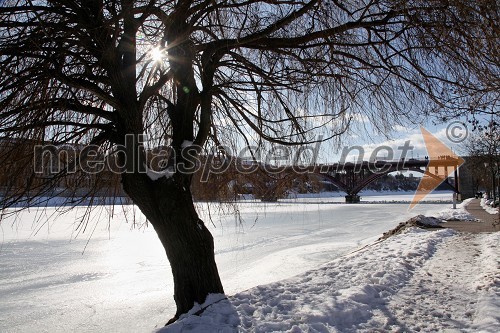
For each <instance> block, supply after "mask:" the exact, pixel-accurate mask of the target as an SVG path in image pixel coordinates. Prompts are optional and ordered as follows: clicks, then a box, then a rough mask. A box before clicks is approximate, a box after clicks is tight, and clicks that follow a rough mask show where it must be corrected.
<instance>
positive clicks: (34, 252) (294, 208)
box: [0, 193, 498, 332]
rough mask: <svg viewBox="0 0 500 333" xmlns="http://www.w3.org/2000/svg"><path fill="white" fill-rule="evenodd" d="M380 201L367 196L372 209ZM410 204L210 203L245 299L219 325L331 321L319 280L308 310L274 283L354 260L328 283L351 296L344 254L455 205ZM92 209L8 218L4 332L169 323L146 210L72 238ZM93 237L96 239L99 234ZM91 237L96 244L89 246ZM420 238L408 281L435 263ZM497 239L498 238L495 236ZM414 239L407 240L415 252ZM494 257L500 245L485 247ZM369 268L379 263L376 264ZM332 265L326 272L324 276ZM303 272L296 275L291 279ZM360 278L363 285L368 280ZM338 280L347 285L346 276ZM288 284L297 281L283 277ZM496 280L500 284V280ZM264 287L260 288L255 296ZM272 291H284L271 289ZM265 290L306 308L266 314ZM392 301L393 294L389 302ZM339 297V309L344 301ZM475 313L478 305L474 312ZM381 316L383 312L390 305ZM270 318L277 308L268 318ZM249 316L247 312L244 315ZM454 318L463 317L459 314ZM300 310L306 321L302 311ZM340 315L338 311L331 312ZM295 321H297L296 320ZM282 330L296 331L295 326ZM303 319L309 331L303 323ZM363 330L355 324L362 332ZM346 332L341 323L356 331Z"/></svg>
mask: <svg viewBox="0 0 500 333" xmlns="http://www.w3.org/2000/svg"><path fill="white" fill-rule="evenodd" d="M433 195H434V198H437V197H439V199H435V200H438V201H441V199H440V198H441V197H449V198H451V194H449V195H448V194H442V193H440V194H433ZM433 195H431V199H432V196H433ZM408 197H409V199H408V201H409V200H411V198H412V196H410V195H408ZM342 199H343V198H340V200H342ZM376 200H377V199H370V201H376ZM401 200H403V199H401V197H400V196H398V195H385V196H382V198H381V199H380V200H379V201H381V202H386V203H379V204H363V203H361V204H356V205H342V204H336V203H335V202H332V201H333V199H331V198H320V199H318V198H305V199H304V198H299V199H296V200H292V201H290V200H289V201H286V202H280V203H276V204H263V203H260V202H252V201H249V202H243V203H240V204H239V206H238V209H239V214H238V215H235V214H234V212H233V211H232V210H231V209H229V208H224V207H222V208H217V207H212V209H211V210H210V214H209V210H208V205H207V204H201V203H200V204H199V210H200V212H201V215H202V217H203V219H204V220H205V221H206V222H207V223H210V222H209V221H210V220H211V222H212V223H211V224H210V228H211V231H212V233H213V234H214V238H215V242H216V260H217V262H218V266H219V269H220V273H221V276H222V280H223V283H224V286H225V290H226V293H227V295H236V296H234V297H233V299H232V304H233V305H232V306H231V307H229V310H230V311H232V312H231V313H232V314H233V316H232V317H231V315H229V316H227V315H226V316H222V317H221V318H226V319H227V318H233V319H232V320H237V321H238V322H239V321H240V320H241V329H242V330H246V331H253V330H254V329H256V328H257V327H258V325H260V324H259V323H262V324H263V325H267V324H266V323H268V324H269V326H263V331H266V330H267V329H270V328H271V327H273V326H272V325H278V324H279V323H274V324H273V323H272V321H270V319H269V318H271V317H270V316H272V313H273V312H272V311H273V309H275V308H276V309H278V308H280V307H283V309H285V308H286V307H287V306H288V305H286V304H290V305H289V306H290V307H291V308H290V312H289V314H288V315H289V316H292V317H293V316H294V314H293V311H292V309H298V308H299V307H304V311H305V312H304V316H305V313H308V315H307V316H305V317H304V320H305V319H307V318H316V315H315V314H314V313H316V312H315V311H319V312H318V315H317V318H318V322H319V319H321V318H325V313H328V311H327V312H325V311H326V310H325V309H327V308H328V307H329V306H330V305H332V304H334V303H328V302H330V301H331V302H334V301H335V302H336V299H334V298H332V297H333V296H332V295H333V294H332V295H328V294H322V293H321V290H322V289H321V288H319V287H321V286H322V284H317V283H315V282H314V281H313V282H314V283H313V282H311V283H310V285H311V288H313V289H314V288H319V289H318V290H317V294H316V296H315V295H314V294H311V295H310V297H311V299H310V300H311V303H308V299H306V298H307V297H309V296H307V295H306V294H305V293H301V294H300V295H299V294H298V292H299V291H300V290H299V289H294V290H296V291H297V292H296V295H289V294H288V292H291V290H290V289H287V290H288V292H286V293H285V294H284V295H283V294H282V293H280V292H279V290H283V292H285V291H287V290H285V289H279V288H278V287H276V288H275V285H276V284H278V285H281V284H284V283H289V284H293V283H296V284H297V287H299V286H302V287H304V286H305V284H307V282H304V281H305V280H304V281H302V280H297V279H300V274H305V275H308V274H313V273H311V272H314V271H311V270H313V269H317V267H319V266H321V265H323V264H326V263H329V264H327V265H330V266H331V265H335V264H334V263H335V262H340V263H344V262H345V263H346V265H347V266H345V267H344V265H343V264H342V265H339V267H340V266H343V268H338V270H339V271H342V272H341V273H338V274H336V275H335V278H332V279H329V280H328V279H327V278H326V277H323V278H322V279H323V285H324V286H328V285H329V286H331V288H330V289H331V291H332V292H334V291H335V290H339V291H342V290H343V289H342V288H340V285H336V284H335V283H337V282H336V281H337V280H338V281H339V283H348V280H349V279H353V276H349V274H356V271H357V269H358V267H357V266H356V265H352V264H351V265H349V264H348V261H350V259H346V258H351V257H352V256H354V257H352V258H357V257H356V255H357V254H356V253H372V250H374V249H376V246H379V245H373V246H370V247H368V248H366V249H365V250H361V251H359V252H356V253H354V254H352V255H349V256H348V257H344V255H346V254H348V253H350V252H352V251H354V250H355V249H357V248H359V247H361V246H363V245H367V244H371V243H372V242H373V241H374V240H375V239H377V238H378V237H379V236H380V235H381V234H382V233H383V232H385V231H387V230H389V229H391V228H393V227H395V226H396V225H397V224H398V223H399V222H402V221H405V220H407V219H408V218H409V217H411V216H415V215H417V214H424V215H436V214H437V213H438V212H439V211H441V210H443V209H444V208H447V207H449V206H450V205H449V204H443V203H436V204H428V205H421V206H417V208H416V209H414V210H413V211H411V212H408V211H407V208H408V205H407V204H399V203H394V202H399V201H401ZM405 200H406V199H405ZM445 200H446V199H445ZM105 209H110V208H105ZM83 211H84V208H83V207H80V208H77V209H76V210H74V211H72V212H70V213H67V214H64V215H61V216H56V215H52V214H53V213H54V210H53V209H52V208H49V209H47V210H45V211H43V212H42V211H38V210H31V211H26V212H24V213H23V214H21V215H20V216H19V217H18V218H17V219H12V218H8V219H4V220H2V222H1V224H0V239H2V242H1V245H0V332H27V331H28V332H29V331H33V327H36V331H37V332H69V331H78V332H151V331H153V330H154V329H155V327H156V328H160V327H162V326H163V325H164V323H165V322H166V320H168V319H169V318H170V317H171V315H172V314H173V313H174V312H175V306H174V303H173V299H172V291H173V283H172V278H171V274H170V267H169V265H168V262H167V261H166V258H165V256H164V254H163V250H162V248H161V245H160V243H159V241H158V240H157V238H156V235H155V234H154V231H153V230H152V228H151V227H145V226H142V227H139V228H135V229H132V230H131V227H132V225H134V224H135V225H138V226H141V225H142V224H143V223H144V218H142V217H141V216H140V214H139V215H137V216H136V217H135V218H133V215H132V214H131V213H132V212H128V213H124V212H122V211H120V210H117V211H115V212H114V213H113V218H112V219H111V220H107V219H106V217H105V216H106V214H99V212H98V211H96V212H94V213H92V215H91V219H90V223H89V225H88V228H87V230H86V231H85V233H83V234H82V233H80V234H78V232H77V231H75V229H76V225H75V223H74V220H75V217H78V216H81V215H82V214H83ZM210 216H211V219H210ZM108 223H109V224H108ZM449 233H450V232H449V231H448V232H442V231H441V232H439V233H437V234H436V235H440V236H439V237H438V236H432V237H431V236H429V237H431V238H429V242H430V240H431V239H432V242H434V243H435V246H434V245H432V244H431V245H432V247H433V248H437V247H438V244H441V243H444V241H443V240H444V239H448V238H453V237H455V236H453V235H451V234H449ZM91 234H92V237H90V235H91ZM409 234H412V233H409ZM417 235H420V234H416V233H415V236H412V237H414V238H415V239H417V238H418V237H421V236H417ZM75 236H76V238H75ZM441 236H442V237H441ZM398 237H405V236H404V235H402V236H398ZM406 237H409V236H406ZM89 238H90V241H88V239H89ZM426 239H427V238H426ZM87 241H88V244H87ZM413 241H415V242H416V243H418V244H421V245H422V246H423V247H419V248H415V251H414V252H415V253H417V254H416V255H415V257H416V258H423V259H421V260H420V261H418V260H417V261H418V262H416V263H415V262H413V261H412V260H413V259H411V258H412V257H411V256H410V259H407V260H409V261H408V263H406V261H404V262H402V263H401V266H398V267H400V268H401V269H402V270H404V269H405V267H406V268H408V269H407V272H406V273H403V272H402V273H401V274H402V275H404V276H407V275H411V272H412V271H411V270H410V268H411V267H413V266H412V265H417V264H419V265H420V264H422V265H423V263H424V262H425V260H426V259H425V258H427V257H429V258H432V254H433V253H434V252H433V251H428V252H426V253H428V254H425V253H420V252H419V251H418V249H421V248H425V244H424V243H425V241H424V240H423V241H422V242H423V243H422V242H420V241H418V242H417V241H416V240H413V238H412V241H411V242H413ZM491 241H492V242H494V241H496V242H498V239H493V240H491ZM406 242H407V240H406V239H405V238H402V240H401V243H399V246H400V247H402V248H399V249H396V248H397V247H398V245H397V244H396V243H394V244H393V245H391V246H392V247H389V248H388V249H387V253H386V256H384V255H383V253H382V252H380V253H377V252H376V251H375V252H373V253H374V255H373V256H372V257H366V258H365V259H363V260H362V259H359V260H360V261H359V262H358V263H359V265H360V266H363V267H364V266H366V265H368V266H366V267H369V265H372V267H376V266H380V265H385V264H387V263H389V262H396V261H398V260H400V259H401V258H402V256H400V255H399V254H398V253H406V252H405V251H407V249H406V247H405V246H406V245H405V244H406ZM411 242H410V243H409V244H412V243H411ZM384 243H385V242H384ZM434 243H433V244H434ZM476 243H477V244H478V245H477V246H479V247H481V246H482V247H485V246H486V247H485V251H486V250H488V247H487V245H484V244H485V243H484V242H483V240H478V241H474V243H473V244H476ZM381 244H382V243H381ZM431 245H428V246H427V247H429V246H431ZM374 246H375V247H374ZM384 246H385V245H384ZM412 246H413V245H412ZM419 246H420V245H419ZM474 246H475V245H474ZM370 249H372V250H370ZM493 250H495V249H494V248H493V249H490V250H488V251H490V252H491V251H493ZM366 251H368V252H366ZM391 253H392V254H391ZM389 255H391V257H389ZM426 256H427V257H426ZM400 257H401V258H400ZM360 258H361V257H360ZM332 260H333V261H332ZM335 260H337V261H335ZM356 260H358V259H356ZM401 260H402V259H401ZM386 261H387V263H386ZM361 262H364V263H363V265H361V264H360V263H361ZM370 262H372V263H371V264H369V263H370ZM354 263H355V262H354ZM406 264H407V265H406ZM405 265H406V266H405ZM417 266H418V265H417ZM417 266H415V267H417ZM324 267H327V266H323V267H322V268H321V269H323V268H324ZM488 267H489V266H488ZM321 269H320V270H321ZM309 271H311V272H309ZM373 273H375V271H373ZM393 273H394V272H393V269H392V268H391V267H389V266H388V267H387V269H386V274H387V278H388V279H389V280H391V281H393V280H394V279H395V280H394V281H396V282H397V283H399V284H398V285H401V284H402V282H401V281H399V282H398V280H397V278H398V276H399V275H397V277H395V278H392V277H391V276H392V275H391V274H393ZM497 273H498V271H497ZM298 274H299V277H298V278H292V277H294V276H297V275H298ZM325 274H326V273H325ZM360 274H361V275H359V277H360V278H361V276H362V272H361V273H360ZM379 274H381V273H379ZM394 274H395V273H394ZM398 274H399V273H398ZM478 274H479V271H478ZM305 275H302V276H305ZM497 275H498V274H497ZM341 276H343V278H342V279H344V280H342V279H341V278H340V277H341ZM384 276H385V275H384ZM289 278H292V280H285V281H283V280H284V279H289ZM318 278H319V277H318ZM373 278H381V277H373ZM409 278H410V277H409V276H408V279H409ZM408 279H407V280H408ZM407 280H402V281H407ZM286 281H289V282H286ZM301 281H302V282H301ZM342 281H344V282H342ZM355 281H356V280H352V282H349V283H351V284H352V286H351V287H355V286H358V287H360V285H357V284H355V283H354V282H355ZM359 281H361V280H359ZM495 281H497V280H495ZM365 282H366V281H365ZM494 283H497V284H498V282H494ZM259 285H261V287H257V288H255V286H259ZM381 285H384V284H381ZM336 286H338V287H336ZM250 288H254V289H250ZM322 288H323V287H322ZM325 288H326V287H325ZM349 288H350V287H349ZM377 288H378V287H377ZM383 288H386V287H383ZM387 288H389V287H387ZM391 288H392V287H391ZM394 288H395V289H394ZM394 288H393V289H391V290H393V291H392V294H390V293H389V294H387V295H389V296H390V295H394V294H395V293H396V292H395V290H396V289H397V288H398V287H397V286H395V287H394ZM274 289H276V290H275V291H272V290H274ZM389 289H390V288H389ZM245 290H248V291H245ZM255 290H263V291H262V295H261V296H259V293H258V292H256V291H255ZM265 290H268V291H272V292H273V294H272V295H275V296H273V298H275V299H277V300H285V299H286V298H287V297H289V298H291V297H295V298H297V297H299V298H297V300H298V302H300V304H299V303H297V304H294V305H292V304H291V303H287V302H276V300H275V301H271V303H270V304H267V303H266V304H267V305H268V306H269V308H267V307H260V306H259V304H263V305H265V304H264V303H263V301H262V299H265V298H266V297H269V295H268V294H267V292H265ZM305 290H306V289H305ZM307 290H308V289H307ZM381 290H382V289H381ZM483 290H485V289H484V288H483ZM488 290H494V288H492V287H491V286H490V287H489V289H488ZM311 291H312V290H311ZM388 292H389V291H388ZM238 293H241V294H238ZM360 293H362V291H360ZM245 294H247V295H248V297H246V298H245V299H247V301H243V299H242V298H239V296H238V295H245ZM346 295H349V292H346ZM369 295H372V296H373V295H374V294H369ZM381 295H382V294H381ZM384 295H386V294H383V295H382V296H384ZM387 295H386V296H387ZM254 296H255V298H254ZM389 296H387V297H385V296H384V297H385V298H384V297H381V298H380V300H381V301H385V300H388V299H389V298H388V297H389ZM214 297H217V296H214ZM259 297H260V298H259ZM335 297H340V296H339V295H337V296H335ZM360 297H365V296H360ZM370 297H371V296H370ZM373 297H375V296H373ZM301 298H302V299H301ZM259 299H261V301H259ZM322 299H323V300H324V301H325V302H326V303H325V305H321V306H320V303H319V302H320V300H322ZM497 299H498V295H497ZM338 300H339V301H342V300H341V299H340V298H339V299H338ZM245 302H247V303H245ZM256 302H257V303H256ZM259 302H261V303H259ZM290 302H291V301H290ZM342 302H343V301H342ZM346 302H347V303H346V304H348V303H349V302H351V301H347V300H346ZM481 302H482V303H481ZM481 302H479V303H476V304H484V306H483V308H484V309H490V310H485V311H486V312H485V313H487V311H491V309H493V310H494V309H495V308H494V307H492V305H491V304H492V302H490V301H488V297H486V296H485V297H484V298H483V299H482V301H481ZM220 303H221V304H222V302H220ZM245 304H246V305H245ZM280 304H283V305H280ZM328 304H330V305H328ZM335 304H337V303H335ZM342 304H343V303H342ZM349 304H351V303H349ZM353 304H354V303H353ZM247 305H248V307H247ZM354 305H356V304H354ZM354 305H353V306H354ZM316 306H318V310H316V308H315V307H316ZM250 307H255V308H256V310H255V311H254V312H253V314H250V312H251V311H250V310H248V309H250ZM476 307H477V306H472V308H476ZM246 308H247V309H246ZM308 308H309V310H307V309H308ZM341 308H342V307H341V306H336V307H332V308H331V309H330V310H332V311H333V310H335V309H341ZM368 308H369V306H368V305H367V306H365V307H364V308H363V309H364V310H362V311H361V310H359V309H357V310H356V309H354V310H353V311H354V312H353V313H354V315H353V316H355V314H356V313H358V312H356V311H358V310H359V311H361V312H359V313H361V314H362V317H363V318H365V317H366V316H367V314H366V313H369V310H368ZM379 308H380V309H382V307H379ZM227 309H228V308H226V310H227ZM245 309H246V310H245ZM268 310H271V312H269V313H267V312H266V311H268ZM234 311H238V312H234ZM247 311H250V312H248V313H247ZM280 311H281V310H280ZM332 311H330V312H332ZM333 312H335V311H333ZM236 313H237V314H238V315H237V316H236ZM451 313H452V314H453V315H455V314H454V312H453V311H452V312H451ZM282 314H283V313H281V312H276V318H278V319H279V316H281V315H282ZM298 314H299V315H301V312H298ZM257 315H259V316H264V317H258V316H257ZM283 315H284V314H283ZM256 316H257V317H256ZM266 316H267V317H266ZM328 316H329V315H328ZM332 316H333V317H335V316H337V315H336V314H332ZM486 317H487V316H485V318H486ZM261 318H263V319H261ZM266 318H267V319H266ZM276 318H275V319H276ZM283 318H285V317H283ZM297 318H298V317H297ZM297 318H295V319H296V320H298V319H297ZM373 318H375V317H373ZM377 318H378V317H377ZM380 318H382V317H380ZM474 318H476V317H474ZM205 319H206V318H205ZM212 319H213V318H212ZM212 319H210V320H212ZM278 319H276V321H278ZM295 319H294V320H295ZM221 320H222V319H221ZM287 320H288V319H287ZM307 320H309V319H307ZM311 320H312V319H311ZM329 320H330V319H329ZM346 320H348V319H346ZM353 320H354V319H353ZM215 322H217V323H219V324H220V320H219V321H218V320H215ZM285 322H288V323H292V321H285ZM302 323H303V324H305V325H309V324H308V323H309V322H306V321H303V322H302ZM325 323H334V322H332V321H327V322H325ZM179 324H180V323H179ZM233 324H234V322H233ZM355 324H356V322H355V323H354V324H353V325H355ZM293 325H295V324H293ZM293 325H292V327H291V328H290V329H292V328H293ZM297 325H298V324H297ZM329 325H330V324H329ZM332 325H333V324H332ZM332 325H330V328H329V329H330V330H334V329H335V326H334V325H333V326H332ZM342 325H344V324H342ZM345 325H347V324H345ZM345 325H344V326H342V327H347V326H345ZM367 325H368V324H367ZM374 325H375V324H374ZM471 325H472V324H471ZM276 327H278V326H276ZM280 327H281V326H280ZM367 327H369V326H367ZM373 327H375V326H372V328H373ZM387 327H388V326H387ZM470 327H472V326H470ZM478 327H479V326H478ZM219 328H220V327H219ZM299 328H300V326H299ZM171 329H173V327H172V328H171ZM194 329H195V330H196V329H198V331H199V329H201V331H202V332H203V331H206V328H200V327H196V326H195V327H194ZM293 329H294V330H295V331H297V328H293ZM310 329H311V331H314V330H316V331H321V328H319V326H318V329H315V328H314V329H313V326H310ZM384 330H385V329H384Z"/></svg>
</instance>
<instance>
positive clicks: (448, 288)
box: [160, 202, 500, 333]
mask: <svg viewBox="0 0 500 333" xmlns="http://www.w3.org/2000/svg"><path fill="white" fill-rule="evenodd" d="M469 204H472V206H471V207H470V208H469V209H470V210H471V212H474V207H475V202H469ZM463 210H464V207H463V206H461V207H459V212H458V214H455V215H454V216H455V217H456V216H458V215H459V214H462V216H466V214H464V213H463ZM437 216H438V217H440V218H443V217H446V216H448V217H449V216H451V214H450V212H449V210H446V211H444V212H443V213H441V214H438V215H437ZM454 223H464V224H471V225H476V226H484V224H485V222H477V221H474V222H464V221H460V222H446V223H443V226H445V227H449V226H451V224H454ZM429 230H431V229H427V230H423V229H420V228H414V227H413V228H409V229H406V230H404V231H403V232H402V233H400V234H397V235H394V236H392V237H389V238H387V239H385V240H383V241H377V242H374V243H372V244H371V245H369V246H366V247H364V248H362V249H360V250H357V251H354V252H352V253H351V254H348V255H345V256H342V257H341V258H338V259H336V260H334V261H332V262H330V263H327V264H325V265H322V266H321V267H320V268H318V269H314V270H311V271H308V272H306V273H304V274H301V275H298V276H295V277H293V278H290V279H286V280H282V281H278V282H275V283H271V284H267V285H262V286H258V287H255V288H252V289H249V290H247V291H244V292H241V293H237V294H235V295H233V296H230V297H228V298H227V299H226V298H225V296H224V295H212V297H211V298H209V299H208V300H207V302H206V304H203V305H201V306H199V307H195V308H194V309H193V313H194V312H197V313H199V314H201V315H200V316H197V315H187V316H185V317H184V318H182V320H180V321H178V322H177V323H175V324H174V325H172V326H169V327H167V328H165V329H163V330H160V332H162V333H165V332H185V331H190V332H237V331H238V332H293V333H296V332H353V333H354V332H418V331H424V332H441V331H446V330H449V331H450V332H455V331H460V332H492V333H493V332H498V331H500V297H499V296H500V270H499V267H500V266H499V265H500V261H499V258H498V246H499V244H500V232H493V233H488V232H483V233H471V232H458V231H456V230H452V229H450V228H445V229H434V230H433V231H429Z"/></svg>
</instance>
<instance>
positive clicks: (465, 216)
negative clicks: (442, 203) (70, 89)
mask: <svg viewBox="0 0 500 333" xmlns="http://www.w3.org/2000/svg"><path fill="white" fill-rule="evenodd" d="M472 200H474V199H473V198H470V199H466V200H464V201H463V202H462V203H461V204H458V205H457V208H456V209H453V208H448V209H445V210H443V211H441V212H439V214H438V215H436V217H437V218H439V219H441V220H445V221H476V218H475V217H474V216H472V215H471V214H469V212H468V211H467V210H466V209H465V207H467V205H468V204H469V203H470V202H471V201H472Z"/></svg>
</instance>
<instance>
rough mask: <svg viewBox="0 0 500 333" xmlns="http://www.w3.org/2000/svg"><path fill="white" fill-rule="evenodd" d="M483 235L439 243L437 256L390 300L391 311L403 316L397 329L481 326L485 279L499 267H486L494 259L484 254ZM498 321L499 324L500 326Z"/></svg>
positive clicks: (464, 235)
mask: <svg viewBox="0 0 500 333" xmlns="http://www.w3.org/2000/svg"><path fill="white" fill-rule="evenodd" d="M483 237H485V235H478V234H474V235H473V234H467V233H460V234H457V235H456V236H454V237H451V238H449V239H448V240H446V241H445V242H444V243H442V244H440V246H438V248H437V251H436V253H435V254H434V256H432V257H430V258H429V260H427V261H426V262H425V264H424V265H423V266H421V267H419V268H417V269H416V270H415V272H414V273H413V276H412V278H411V279H410V280H409V281H408V283H407V284H406V285H405V287H404V288H402V289H401V290H400V291H399V292H398V293H397V294H396V295H394V297H392V299H391V300H390V302H389V304H388V309H389V310H390V312H392V313H393V315H394V316H395V317H396V318H401V319H403V322H402V323H401V324H399V325H394V327H393V328H397V329H403V330H405V331H410V332H419V331H422V332H429V331H443V330H446V329H450V331H452V329H455V330H457V329H458V330H464V329H467V328H469V329H472V328H474V327H475V326H477V325H475V323H474V321H475V319H477V320H476V321H477V322H478V323H479V322H480V321H482V320H484V318H482V315H483V314H482V313H481V311H482V309H481V308H480V307H478V302H479V301H480V300H481V295H482V293H481V290H482V289H483V288H488V283H487V282H484V281H483V280H485V279H486V280H489V279H490V278H491V279H493V278H494V277H493V276H491V274H490V273H491V272H488V270H490V269H491V268H493V272H494V268H495V267H494V266H493V267H482V265H483V264H484V263H485V262H484V260H485V259H486V262H488V260H489V259H491V258H484V255H482V251H483V249H482V248H481V245H482V238H483ZM488 250H489V249H488V248H486V249H484V251H486V252H488ZM498 263H499V262H498V260H497V265H498ZM497 273H498V271H497ZM497 279H498V276H497ZM492 282H493V284H494V281H492ZM497 282H498V281H497ZM497 287H498V286H497ZM497 289H498V288H497ZM499 318H500V315H499V314H498V313H497V319H499ZM491 320H492V321H493V320H494V318H491ZM498 324H499V323H498V322H497V325H496V327H497V328H500V327H499V325H498ZM476 328H477V327H476ZM486 328H487V327H483V329H486ZM490 332H494V331H493V330H491V331H490Z"/></svg>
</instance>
